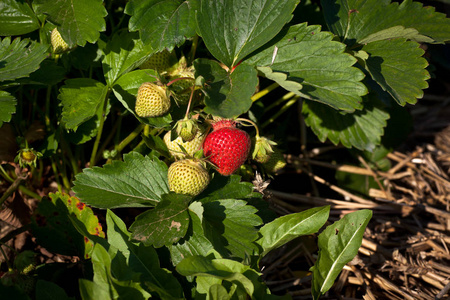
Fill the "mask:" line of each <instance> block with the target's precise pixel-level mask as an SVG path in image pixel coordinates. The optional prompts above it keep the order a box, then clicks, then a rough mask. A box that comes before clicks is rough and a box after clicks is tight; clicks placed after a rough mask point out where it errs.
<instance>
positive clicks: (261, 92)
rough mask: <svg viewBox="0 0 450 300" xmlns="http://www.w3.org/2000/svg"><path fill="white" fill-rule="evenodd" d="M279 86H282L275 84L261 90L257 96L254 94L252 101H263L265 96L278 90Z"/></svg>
mask: <svg viewBox="0 0 450 300" xmlns="http://www.w3.org/2000/svg"><path fill="white" fill-rule="evenodd" d="M279 86H280V85H279V84H278V83H276V82H274V83H272V84H271V85H269V86H268V87H266V88H264V89H263V90H260V91H259V92H257V93H256V94H254V95H253V96H252V97H251V98H250V99H252V102H255V101H258V100H259V99H261V98H262V97H264V96H265V95H267V94H268V93H270V92H271V91H273V90H274V89H276V88H277V87H279Z"/></svg>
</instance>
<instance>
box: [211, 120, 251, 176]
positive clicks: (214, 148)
mask: <svg viewBox="0 0 450 300" xmlns="http://www.w3.org/2000/svg"><path fill="white" fill-rule="evenodd" d="M250 148H251V139H250V136H249V135H248V133H247V132H245V131H243V130H241V129H238V128H236V126H235V124H234V122H230V120H221V121H218V122H216V123H214V124H213V131H212V132H211V133H210V134H208V135H207V136H206V138H205V141H204V142H203V151H204V154H205V156H206V157H207V158H208V159H209V161H211V162H212V163H213V164H215V165H216V166H217V171H218V172H219V173H220V174H222V175H225V176H228V175H231V174H233V173H234V172H235V171H236V170H237V169H238V168H239V167H240V166H241V165H242V164H243V163H244V162H245V160H246V159H247V157H248V154H249V152H250Z"/></svg>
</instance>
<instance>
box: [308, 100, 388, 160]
mask: <svg viewBox="0 0 450 300" xmlns="http://www.w3.org/2000/svg"><path fill="white" fill-rule="evenodd" d="M369 99H370V100H367V101H365V102H364V108H363V109H362V110H360V111H356V112H355V113H352V114H342V113H340V112H338V111H336V110H334V109H332V108H330V107H328V106H326V105H323V104H321V103H317V102H313V101H304V102H303V113H304V114H305V115H306V117H305V123H306V124H307V125H308V126H309V127H311V129H312V130H313V132H314V133H315V134H316V135H317V137H318V138H319V140H320V141H321V142H325V140H326V139H329V140H330V141H331V142H333V144H335V145H337V144H339V143H340V144H342V145H344V146H345V147H347V148H351V147H355V148H357V149H360V150H369V151H371V150H373V149H374V148H375V146H376V145H379V144H380V142H381V137H382V136H383V134H384V128H385V127H386V124H387V120H388V119H389V114H388V113H387V112H386V110H385V109H384V107H383V105H382V104H381V103H380V102H379V101H377V99H376V98H371V97H369Z"/></svg>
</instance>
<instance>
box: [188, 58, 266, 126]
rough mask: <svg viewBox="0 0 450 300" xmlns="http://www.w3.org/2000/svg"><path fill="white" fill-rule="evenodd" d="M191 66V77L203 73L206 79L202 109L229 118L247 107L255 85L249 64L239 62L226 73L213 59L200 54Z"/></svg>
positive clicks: (255, 76) (255, 73)
mask: <svg viewBox="0 0 450 300" xmlns="http://www.w3.org/2000/svg"><path fill="white" fill-rule="evenodd" d="M194 67H195V77H198V76H203V77H204V78H205V81H206V85H205V87H204V88H203V92H204V93H205V104H206V107H205V109H204V111H205V112H207V113H210V114H212V115H214V116H220V117H223V118H233V117H237V116H239V115H241V114H243V113H245V112H247V111H248V110H249V109H250V107H251V105H252V100H251V96H252V95H253V94H254V93H255V91H256V87H257V85H258V77H257V72H256V70H255V69H254V68H253V67H252V66H249V65H245V64H241V65H239V66H238V67H237V68H236V69H234V71H233V72H231V73H230V72H227V71H226V70H225V69H223V68H222V67H221V65H220V64H219V63H218V62H217V61H214V60H209V59H203V58H200V59H197V60H195V61H194ZM244 82H245V84H243V83H244Z"/></svg>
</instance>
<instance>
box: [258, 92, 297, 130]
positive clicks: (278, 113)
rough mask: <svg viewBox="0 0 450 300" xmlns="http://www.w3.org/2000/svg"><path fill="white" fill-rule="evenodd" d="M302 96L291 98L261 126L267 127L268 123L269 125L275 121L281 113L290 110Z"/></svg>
mask: <svg viewBox="0 0 450 300" xmlns="http://www.w3.org/2000/svg"><path fill="white" fill-rule="evenodd" d="M299 98H300V97H299V96H297V97H294V98H292V99H291V100H289V101H288V102H287V103H286V104H285V105H284V106H283V107H282V108H281V109H280V110H279V111H278V112H277V113H275V114H274V115H273V116H272V117H271V118H270V119H269V120H267V121H266V122H264V123H263V124H262V125H261V128H264V127H266V126H267V125H269V124H270V123H272V122H273V121H275V120H276V119H277V118H278V117H279V116H280V115H282V114H283V113H284V112H285V111H286V110H288V109H289V108H290V107H291V106H292V105H294V104H295V103H296V102H297V101H298V99H299Z"/></svg>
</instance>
